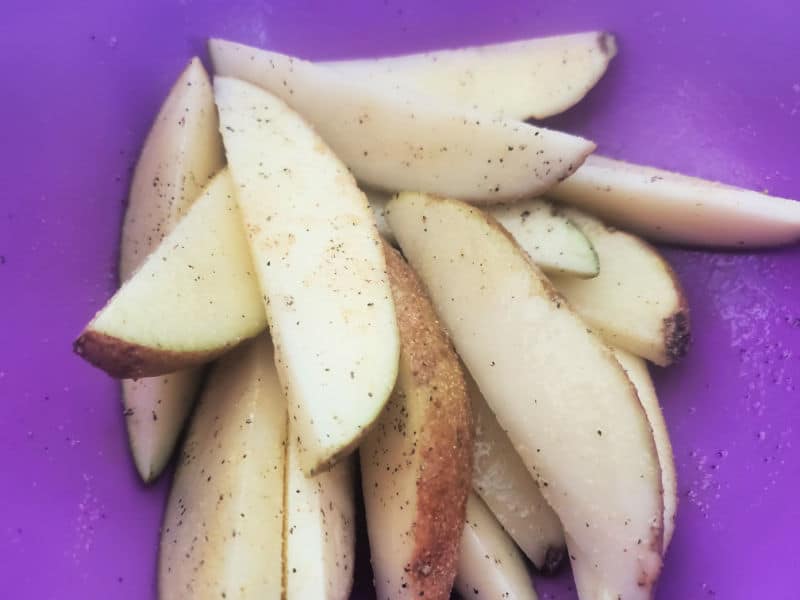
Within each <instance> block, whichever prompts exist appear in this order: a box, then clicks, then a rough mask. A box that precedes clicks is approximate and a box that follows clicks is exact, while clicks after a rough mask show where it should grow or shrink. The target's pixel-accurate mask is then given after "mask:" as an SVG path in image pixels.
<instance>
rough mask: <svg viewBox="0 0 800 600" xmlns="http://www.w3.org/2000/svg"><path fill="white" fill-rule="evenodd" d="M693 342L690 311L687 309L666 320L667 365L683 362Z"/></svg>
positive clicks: (680, 310) (682, 309) (680, 309)
mask: <svg viewBox="0 0 800 600" xmlns="http://www.w3.org/2000/svg"><path fill="white" fill-rule="evenodd" d="M691 340H692V334H691V326H690V324H689V311H688V310H687V309H686V308H685V307H681V308H679V309H678V310H677V311H675V313H673V314H672V315H670V316H669V317H667V318H666V319H664V347H665V350H666V358H667V364H673V363H676V362H678V361H679V360H681V359H682V358H683V357H684V356H686V353H687V352H688V350H689V344H690V343H691Z"/></svg>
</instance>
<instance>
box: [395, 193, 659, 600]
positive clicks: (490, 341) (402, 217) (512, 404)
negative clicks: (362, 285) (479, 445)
mask: <svg viewBox="0 0 800 600" xmlns="http://www.w3.org/2000/svg"><path fill="white" fill-rule="evenodd" d="M387 218H388V221H389V225H390V226H391V228H392V231H394V233H395V236H396V237H397V240H398V241H399V243H400V246H401V248H402V249H403V251H404V253H405V254H406V256H407V257H408V259H409V261H410V262H411V264H412V265H413V266H414V267H415V270H416V271H417V273H418V274H419V276H420V278H421V279H422V281H423V282H424V283H425V285H426V288H427V290H428V293H429V294H430V297H431V300H432V301H433V304H434V306H435V307H436V309H437V313H438V314H439V316H440V318H441V319H442V323H443V324H444V325H445V327H446V328H447V330H448V332H449V333H450V336H451V338H452V340H453V343H454V344H455V346H456V349H457V350H458V353H459V355H460V356H461V358H462V359H463V361H464V363H465V364H466V366H467V368H468V369H469V371H470V373H471V374H472V376H473V377H474V378H475V381H476V382H477V383H478V386H479V387H480V390H481V392H482V393H483V395H484V397H485V398H486V401H487V403H488V404H489V406H490V407H491V409H492V411H493V412H494V414H495V415H496V417H497V420H498V422H499V423H500V426H501V427H502V428H503V429H504V430H505V431H506V432H507V433H508V436H509V438H510V439H511V442H512V443H513V444H514V447H515V449H516V450H517V452H518V453H519V454H520V456H521V457H522V459H523V461H524V462H525V465H526V466H527V468H528V470H529V472H530V473H531V475H533V476H534V478H535V479H536V481H537V483H538V484H539V488H540V490H541V491H542V494H543V495H544V497H545V499H546V500H547V501H548V503H550V505H551V506H552V507H553V509H554V510H555V512H556V514H558V516H559V519H560V520H561V523H562V524H563V525H564V529H565V531H566V533H567V534H569V535H570V536H571V538H572V540H573V545H570V543H569V539H568V540H567V547H568V549H569V551H570V555H579V556H580V557H581V560H586V561H587V562H588V563H589V564H590V565H591V572H592V573H593V574H594V575H596V576H597V578H598V586H597V588H596V589H595V594H596V595H595V596H594V597H599V598H602V597H609V598H616V597H617V596H622V597H623V598H625V599H626V600H636V599H646V598H650V597H651V595H652V592H653V587H654V584H655V581H656V579H657V577H658V574H659V572H660V569H661V561H662V559H661V550H662V530H663V514H664V504H663V498H662V490H661V471H660V468H659V462H658V456H657V454H656V449H655V443H654V441H653V434H652V432H651V430H650V425H649V423H648V421H647V416H646V414H645V411H644V409H643V408H642V405H641V403H640V402H639V398H638V397H637V395H636V390H635V388H634V387H633V385H632V384H631V382H630V380H629V379H628V377H627V376H626V374H625V371H624V370H623V369H622V367H621V366H620V365H619V363H618V362H617V361H616V359H615V358H614V356H613V354H612V353H611V351H610V350H609V349H608V347H607V346H606V345H605V343H604V342H603V341H602V340H601V339H600V338H599V336H596V335H594V334H593V333H592V332H591V330H589V329H587V327H586V325H585V324H584V323H583V322H582V321H581V320H580V319H579V318H578V317H577V315H576V314H575V313H573V312H572V310H571V309H570V308H569V306H568V305H567V303H566V302H565V301H564V300H563V299H562V298H561V297H560V296H559V295H558V293H557V292H556V291H555V290H554V289H553V288H552V286H551V284H550V283H549V281H548V280H547V279H546V278H545V277H544V276H543V275H542V274H541V272H540V271H539V270H538V269H537V268H536V266H535V265H534V264H533V263H532V262H531V260H530V258H529V257H528V255H527V254H526V253H525V252H524V251H523V250H522V249H521V248H520V247H519V246H518V245H517V244H516V243H515V242H514V241H513V239H512V238H511V236H510V235H509V234H508V232H506V231H505V229H503V228H502V227H501V226H500V225H499V224H498V223H497V222H496V221H494V220H493V219H492V218H491V217H489V216H488V215H487V214H485V213H483V212H482V211H480V210H478V209H476V208H474V207H471V206H469V205H466V204H464V203H462V202H458V201H455V200H447V199H442V198H436V197H432V196H426V195H424V194H418V193H405V194H400V195H399V196H398V197H397V198H395V199H394V200H393V201H392V202H390V203H389V206H388V208H387ZM603 594H606V596H603Z"/></svg>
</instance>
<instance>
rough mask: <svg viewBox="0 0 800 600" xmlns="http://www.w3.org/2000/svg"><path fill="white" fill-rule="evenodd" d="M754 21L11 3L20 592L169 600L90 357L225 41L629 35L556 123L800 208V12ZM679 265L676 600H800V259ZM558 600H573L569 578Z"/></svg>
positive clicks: (2, 67) (2, 176) (321, 48)
mask: <svg viewBox="0 0 800 600" xmlns="http://www.w3.org/2000/svg"><path fill="white" fill-rule="evenodd" d="M26 4H27V3H26ZM755 4H756V3H749V2H731V1H730V0H713V1H712V0H702V1H698V0H662V1H659V2H646V1H641V2H624V1H620V0H617V1H614V2H608V1H607V2H597V1H595V0H581V1H578V0H558V1H555V0H539V1H533V2H531V1H528V2H523V1H513V0H493V1H492V2H478V1H464V0H462V1H460V2H455V1H454V2H449V3H448V2H432V1H429V0H417V1H414V2H403V3H400V2H395V1H393V0H384V1H382V2H379V1H376V0H364V1H363V2H352V1H336V2H321V1H320V2H310V1H289V0H286V1H283V2H278V1H275V2H268V1H265V0H232V1H218V2H201V1H196V0H177V1H176V0H169V1H162V0H137V1H136V2H124V1H122V0H93V1H75V2H64V1H56V0H51V1H47V2H40V3H30V4H28V6H26V7H25V8H22V4H21V2H19V1H18V0H11V1H10V2H9V0H6V2H4V3H3V9H4V10H3V19H2V20H1V21H0V72H2V83H0V90H2V93H0V115H2V121H3V128H2V135H0V183H2V186H1V187H0V189H1V190H2V191H1V192H0V193H1V194H2V199H0V292H2V294H1V295H0V298H2V299H1V300H0V305H1V306H2V310H0V340H2V346H1V347H0V348H1V349H0V476H1V477H2V484H0V485H1V486H2V495H1V496H0V565H2V566H1V567H0V571H2V574H3V576H2V580H3V582H2V593H1V594H0V595H2V597H5V598H31V599H37V600H48V599H84V598H116V599H119V600H127V599H136V600H141V599H146V598H154V597H155V593H156V592H155V573H156V549H157V542H158V535H159V532H158V530H159V524H160V518H161V511H162V507H163V505H164V499H165V493H166V491H167V482H166V481H161V482H160V483H158V484H157V485H155V486H154V487H152V488H149V489H148V488H145V487H144V486H142V485H140V484H139V482H138V480H137V477H136V475H135V472H134V469H133V466H132V463H131V461H130V459H129V457H128V453H127V449H126V441H125V435H124V428H123V417H122V414H121V407H120V402H119V396H118V387H117V384H116V383H115V382H114V381H112V380H111V379H109V378H108V377H106V376H105V375H103V374H102V373H101V372H99V371H97V370H95V369H92V368H91V367H89V366H88V365H87V364H85V363H83V362H82V361H81V360H80V359H78V358H77V357H76V356H74V355H73V354H72V352H71V349H70V344H71V341H72V338H73V336H74V335H75V334H76V333H77V332H78V331H79V330H80V328H81V327H82V326H83V325H84V324H85V322H86V321H87V320H88V318H89V317H90V316H91V315H92V314H93V313H94V311H95V310H96V309H98V308H99V307H100V306H101V305H102V304H103V302H104V301H105V300H106V298H107V297H108V296H109V295H110V294H111V293H112V291H113V289H114V286H115V265H116V245H117V241H118V237H119V225H120V219H121V215H122V209H123V206H124V202H125V197H126V192H127V188H128V184H129V179H130V172H131V167H132V165H133V163H134V161H135V159H136V156H137V152H138V150H139V148H140V145H141V143H142V140H143V136H144V135H145V133H146V131H147V129H148V127H149V125H150V122H151V120H152V118H153V117H154V115H155V111H156V109H157V107H158V105H159V103H160V102H161V100H162V99H163V97H164V94H165V92H166V91H167V89H168V88H169V85H170V83H171V81H172V80H173V79H174V78H175V77H176V75H177V74H178V72H179V71H180V70H181V68H182V67H183V65H184V64H185V62H186V61H187V60H188V58H189V57H190V56H191V55H192V54H193V53H198V52H199V53H201V54H202V55H203V56H205V50H204V46H203V44H204V39H205V38H206V37H207V36H209V35H216V36H224V37H228V38H231V39H235V40H238V41H242V42H247V43H253V44H257V45H261V46H264V47H269V48H271V49H276V50H280V51H285V52H291V53H297V54H299V55H301V56H304V57H308V58H334V57H349V56H372V55H378V54H389V53H398V52H403V51H414V50H423V49H431V48H435V47H441V46H458V45H462V44H470V43H472V44H475V43H483V42H491V41H500V40H508V39H514V38H520V37H525V36H536V35H546V34H555V33H566V32H573V31H580V30H586V29H593V28H603V29H608V30H610V31H613V32H615V33H616V34H617V36H618V41H619V48H620V54H619V56H618V57H617V58H616V59H615V61H614V62H613V64H612V66H611V69H610V71H609V73H608V75H607V76H606V78H605V79H604V80H603V81H602V82H601V83H600V84H599V85H598V86H597V88H596V89H595V90H594V91H593V92H591V94H590V95H589V97H588V98H587V99H586V101H585V102H583V103H582V104H580V105H579V106H578V107H576V108H575V109H573V110H571V111H569V113H567V114H565V115H563V116H561V117H558V118H555V119H553V120H551V123H552V124H553V125H554V126H558V127H563V128H564V129H566V130H568V131H573V132H578V133H581V134H583V135H586V136H588V137H590V138H592V139H594V140H596V141H597V142H598V144H599V145H600V148H601V150H602V151H603V152H604V153H607V154H609V155H612V156H616V157H619V158H625V159H629V160H632V161H638V162H642V163H646V164H653V165H657V166H662V167H665V168H670V169H675V170H679V171H682V172H685V173H689V174H697V175H701V176H705V177H708V178H712V179H719V180H723V181H726V182H729V183H733V184H739V185H742V186H745V187H751V188H755V189H764V188H768V189H769V191H770V192H771V193H774V194H776V195H782V196H786V197H796V198H800V173H799V171H798V167H799V166H800V164H799V161H800V62H798V59H800V35H798V25H800V17H798V13H797V7H796V6H792V5H793V4H795V3H793V2H790V1H789V0H765V1H764V2H762V3H760V7H759V8H756V7H755V6H754V5H755ZM499 93H502V92H501V91H499ZM713 226H714V224H713V223H709V227H713ZM667 256H668V258H669V259H670V261H671V262H672V264H673V265H674V266H675V269H676V270H677V272H678V273H679V275H680V277H681V279H682V281H683V282H684V284H685V287H686V290H687V292H688V296H689V300H690V304H691V307H692V310H693V325H694V332H695V342H694V346H693V347H692V349H691V352H690V354H689V356H688V357H687V359H686V360H685V362H684V363H683V364H681V365H680V366H678V367H675V368H672V369H669V370H666V371H661V370H656V373H655V377H656V382H657V385H658V389H659V391H660V394H661V399H662V402H663V405H664V410H665V413H666V417H667V421H668V424H669V427H670V430H671V433H672V440H673V444H674V447H675V457H676V461H677V465H678V468H679V477H680V511H679V519H678V526H677V533H676V535H675V539H674V541H673V543H672V547H671V549H670V552H669V555H668V557H667V562H666V566H665V569H664V573H663V577H662V580H661V584H660V588H659V593H658V598H660V599H677V598H681V599H690V600H691V599H695V598H708V597H716V598H724V599H749V598H767V599H789V598H797V597H798V593H797V592H796V591H795V587H796V581H795V579H794V574H795V573H796V572H797V570H798V568H799V567H800V545H798V544H797V542H796V540H795V537H794V536H795V535H796V534H797V532H798V527H799V526H798V523H800V502H798V500H797V495H798V493H800V458H798V452H800V437H799V436H798V428H800V402H798V392H797V387H796V386H797V385H798V383H800V382H798V381H796V380H797V379H800V369H798V366H799V365H800V296H799V295H798V292H799V291H800V283H797V278H798V274H800V249H798V248H796V247H795V248H788V249H782V250H775V251H768V252H760V253H754V254H744V253H707V252H694V251H688V250H668V251H667ZM362 558H363V555H362ZM364 579H365V577H364V575H363V571H362V577H361V581H360V583H359V586H358V589H357V592H356V595H357V597H358V598H367V597H369V595H368V594H367V593H365V592H363V591H358V590H364V589H367V586H366V585H365V581H364ZM539 589H540V595H541V597H542V598H544V599H547V598H551V599H559V600H570V599H573V598H574V592H572V591H571V588H570V587H569V583H568V580H567V576H566V574H565V575H564V576H562V577H561V578H560V579H557V580H556V581H554V582H545V581H543V580H541V581H540V584H539ZM310 600H313V599H310Z"/></svg>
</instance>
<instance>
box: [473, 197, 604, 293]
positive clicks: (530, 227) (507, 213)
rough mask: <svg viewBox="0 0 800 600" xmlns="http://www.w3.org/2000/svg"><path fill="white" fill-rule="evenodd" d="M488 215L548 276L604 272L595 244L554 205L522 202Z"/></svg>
mask: <svg viewBox="0 0 800 600" xmlns="http://www.w3.org/2000/svg"><path fill="white" fill-rule="evenodd" d="M488 212H489V214H490V215H492V217H494V218H495V219H497V221H498V222H499V223H500V224H501V225H502V226H503V227H505V228H506V230H508V232H509V233H510V234H511V235H512V236H514V239H515V240H516V241H517V243H518V244H519V245H520V246H522V249H523V250H525V252H527V253H528V255H529V256H530V257H531V259H532V260H533V262H535V263H536V265H537V266H538V267H539V268H540V269H542V270H543V271H544V272H545V273H548V274H556V275H558V274H561V275H571V276H573V277H580V278H592V277H596V276H597V274H598V273H599V272H600V261H599V260H598V258H597V253H596V252H595V249H594V247H593V246H592V243H591V242H590V241H589V239H588V238H587V237H586V236H585V235H584V234H583V232H582V231H581V230H580V229H579V228H578V227H576V226H575V225H574V224H573V223H572V222H571V221H570V220H569V219H567V218H566V217H565V216H564V215H563V214H560V213H559V212H558V211H557V210H556V208H555V207H554V206H553V205H552V204H551V203H550V202H547V201H546V200H543V199H541V198H533V199H529V200H520V201H519V202H515V203H514V204H504V205H499V206H492V207H491V208H489V209H488Z"/></svg>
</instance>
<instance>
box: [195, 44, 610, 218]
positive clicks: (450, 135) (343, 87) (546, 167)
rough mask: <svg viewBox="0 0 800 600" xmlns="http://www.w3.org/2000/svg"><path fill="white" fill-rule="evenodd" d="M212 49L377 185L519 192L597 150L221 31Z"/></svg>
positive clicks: (486, 197) (497, 198)
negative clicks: (240, 40)
mask: <svg viewBox="0 0 800 600" xmlns="http://www.w3.org/2000/svg"><path fill="white" fill-rule="evenodd" d="M209 49H210V52H211V58H212V61H213V63H214V69H215V71H216V72H217V73H218V74H219V75H224V76H230V77H238V78H239V79H244V80H246V81H249V82H251V83H254V84H256V85H259V86H261V87H263V88H265V89H267V90H269V91H270V92H272V93H273V94H275V95H277V96H279V97H280V98H281V99H283V100H284V101H285V102H287V103H288V104H289V105H290V106H291V107H292V108H294V109H295V110H296V111H297V112H299V113H300V114H301V115H303V117H304V118H306V119H307V120H308V122H309V123H310V124H311V125H313V126H314V128H315V129H316V130H317V131H318V132H319V134H320V136H321V137H322V138H323V139H324V140H325V141H326V142H327V143H328V144H329V145H330V147H331V148H332V149H333V151H334V152H335V153H336V155H337V156H339V157H340V158H341V159H342V161H344V162H345V163H346V164H347V166H348V167H350V169H352V171H353V173H354V175H355V176H356V177H357V178H358V179H359V180H360V181H362V182H364V183H365V184H368V185H371V186H375V187H380V188H382V189H388V190H423V191H426V192H432V193H437V194H443V195H449V196H454V197H457V198H463V199H468V200H471V201H474V202H482V203H496V202H502V201H508V200H517V199H519V198H523V197H530V196H535V195H538V194H540V193H543V192H545V191H546V190H547V189H548V188H550V187H552V186H553V185H555V184H556V183H557V182H558V181H560V180H562V179H564V178H565V177H567V176H568V175H569V174H570V173H572V172H573V171H574V170H575V169H577V168H578V166H579V165H580V164H581V163H582V162H583V159H584V158H585V157H586V156H587V155H588V154H589V153H591V152H592V151H593V150H594V144H593V143H592V142H590V141H588V140H585V139H583V138H580V137H575V136H571V135H568V134H565V133H560V132H557V131H551V130H548V129H542V128H540V127H534V126H532V125H528V124H526V123H523V122H521V121H515V120H508V119H502V118H499V117H492V116H491V115H486V114H485V113H481V112H478V111H474V110H465V109H462V108H458V107H452V106H450V105H448V104H446V103H438V102H435V101H430V99H429V98H428V97H426V96H422V95H417V94H413V93H408V94H399V93H398V92H397V91H396V90H394V89H382V88H381V87H372V86H370V85H368V84H367V83H366V82H364V81H361V80H357V79H356V80H353V79H349V78H347V77H342V76H341V75H339V74H337V73H336V72H334V71H332V70H330V69H328V68H326V67H324V66H320V65H316V64H313V63H310V62H308V61H304V60H300V59H298V58H292V57H289V56H285V55H283V54H277V53H274V52H267V51H265V50H259V49H257V48H251V47H248V46H243V45H241V44H235V43H233V42H226V41H223V40H211V41H210V43H209ZM223 133H224V131H223Z"/></svg>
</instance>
